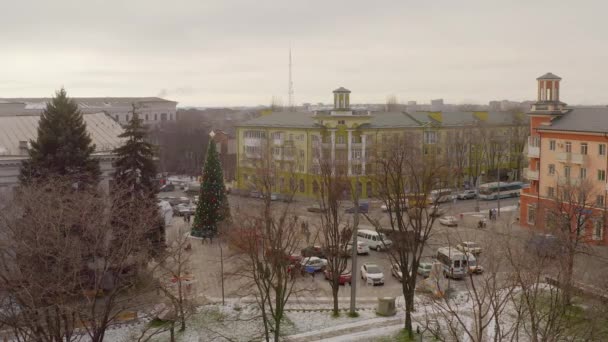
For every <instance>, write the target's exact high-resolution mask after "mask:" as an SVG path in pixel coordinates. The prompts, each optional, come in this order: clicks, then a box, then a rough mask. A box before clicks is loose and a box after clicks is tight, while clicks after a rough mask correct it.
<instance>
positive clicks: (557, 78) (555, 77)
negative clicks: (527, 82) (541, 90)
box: [536, 72, 562, 80]
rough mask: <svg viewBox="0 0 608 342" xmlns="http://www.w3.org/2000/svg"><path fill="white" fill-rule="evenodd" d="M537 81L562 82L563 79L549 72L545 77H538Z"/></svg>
mask: <svg viewBox="0 0 608 342" xmlns="http://www.w3.org/2000/svg"><path fill="white" fill-rule="evenodd" d="M536 79H537V80H561V79H562V78H561V77H559V76H557V75H555V74H553V73H551V72H548V73H546V74H544V75H542V76H540V77H538V78H536Z"/></svg>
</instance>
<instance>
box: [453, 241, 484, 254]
mask: <svg viewBox="0 0 608 342" xmlns="http://www.w3.org/2000/svg"><path fill="white" fill-rule="evenodd" d="M456 249H457V250H459V251H461V252H463V253H470V254H473V255H479V254H480V253H481V246H480V245H479V244H478V243H477V242H473V241H463V242H461V243H459V244H457V245H456Z"/></svg>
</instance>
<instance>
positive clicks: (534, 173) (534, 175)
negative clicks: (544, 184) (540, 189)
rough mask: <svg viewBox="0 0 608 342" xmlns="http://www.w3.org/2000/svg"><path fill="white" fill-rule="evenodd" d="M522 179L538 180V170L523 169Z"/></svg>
mask: <svg viewBox="0 0 608 342" xmlns="http://www.w3.org/2000/svg"><path fill="white" fill-rule="evenodd" d="M524 177H526V179H528V180H538V177H539V173H538V170H530V169H529V168H525V169H524Z"/></svg>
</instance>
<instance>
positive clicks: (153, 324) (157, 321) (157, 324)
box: [148, 318, 170, 328]
mask: <svg viewBox="0 0 608 342" xmlns="http://www.w3.org/2000/svg"><path fill="white" fill-rule="evenodd" d="M148 324H149V325H150V326H151V327H153V328H161V327H164V326H165V325H168V324H170V322H169V321H163V320H162V319H158V318H155V319H153V320H151V321H150V323H148Z"/></svg>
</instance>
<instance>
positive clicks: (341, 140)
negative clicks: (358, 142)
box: [336, 135, 346, 144]
mask: <svg viewBox="0 0 608 342" xmlns="http://www.w3.org/2000/svg"><path fill="white" fill-rule="evenodd" d="M345 143H346V141H345V139H344V136H343V135H338V136H337V137H336V144H345Z"/></svg>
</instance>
